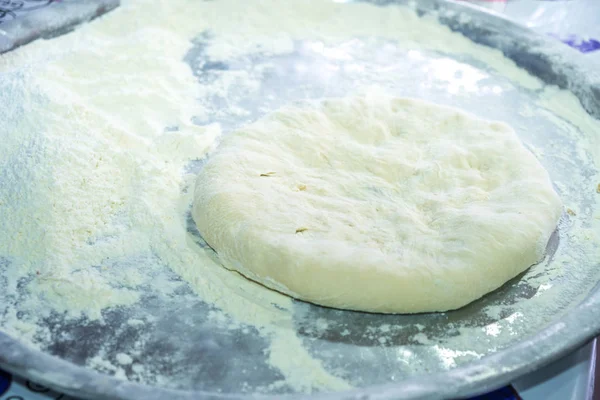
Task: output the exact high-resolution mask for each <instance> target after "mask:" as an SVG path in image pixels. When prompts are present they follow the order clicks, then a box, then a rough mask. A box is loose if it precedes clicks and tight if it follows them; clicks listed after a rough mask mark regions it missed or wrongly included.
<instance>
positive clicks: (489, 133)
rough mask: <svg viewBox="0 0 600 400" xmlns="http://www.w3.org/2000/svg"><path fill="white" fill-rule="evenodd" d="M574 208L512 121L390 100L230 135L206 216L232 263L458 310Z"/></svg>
mask: <svg viewBox="0 0 600 400" xmlns="http://www.w3.org/2000/svg"><path fill="white" fill-rule="evenodd" d="M561 213H562V204H561V201H560V199H559V197H558V195H557V194H556V192H555V191H554V190H553V188H552V185H551V183H550V180H549V177H548V174H547V172H546V170H545V169H544V168H543V167H542V165H541V164H540V163H539V162H538V161H537V160H536V158H535V157H534V156H533V155H532V154H531V153H530V152H529V151H528V150H527V149H525V147H524V146H523V145H522V144H521V142H520V141H519V139H518V138H517V136H516V134H515V132H514V131H513V129H511V128H510V127H509V126H508V125H506V124H503V123H499V122H493V121H487V120H483V119H480V118H477V117H475V116H473V115H470V114H467V113H465V112H462V111H459V110H456V109H453V108H449V107H443V106H439V105H435V104H432V103H427V102H424V101H420V100H416V99H407V98H394V97H385V96H365V97H362V96H360V97H349V98H341V99H329V100H323V101H320V102H317V103H310V104H306V105H304V106H298V107H287V108H283V109H281V110H280V111H278V112H275V113H273V114H271V115H269V116H267V117H265V118H263V119H262V120H259V121H258V122H256V123H254V124H252V125H249V126H247V127H245V128H242V129H240V130H239V131H237V132H235V133H234V134H232V135H230V136H228V137H226V138H225V139H224V140H223V142H222V143H221V145H220V147H219V149H218V150H217V152H216V153H215V154H214V155H213V156H212V158H211V159H210V160H209V161H208V162H207V164H206V166H205V167H204V168H203V170H202V171H201V172H200V174H199V176H198V180H197V184H196V191H195V201H194V207H193V217H194V220H195V221H196V224H197V226H198V229H199V230H200V233H201V234H202V236H203V237H204V239H205V240H206V241H207V242H208V244H209V245H210V246H212V247H213V248H214V249H215V250H216V251H217V253H218V254H219V257H220V258H221V260H222V262H223V264H224V265H225V266H226V267H227V268H229V269H233V270H236V271H239V272H240V273H242V274H243V275H245V276H246V277H248V278H250V279H252V280H255V281H257V282H260V283H262V284H263V285H265V286H267V287H270V288H272V289H275V290H278V291H280V292H283V293H287V294H289V295H290V296H292V297H295V298H298V299H302V300H306V301H309V302H312V303H316V304H321V305H325V306H330V307H336V308H343V309H352V310H362V311H372V312H384V313H415V312H426V311H444V310H449V309H455V308H458V307H461V306H464V305H465V304H468V303H470V302H471V301H473V300H475V299H477V298H479V297H481V296H483V295H484V294H486V293H488V292H490V291H492V290H494V289H496V288H498V287H499V286H501V285H502V284H503V283H505V282H506V281H507V280H509V279H511V278H513V277H514V276H516V275H517V274H519V273H520V272H522V271H524V270H525V269H527V268H528V267H529V266H530V265H532V264H534V263H536V262H537V261H539V260H540V259H541V258H542V257H543V254H544V251H545V247H546V244H547V242H548V239H549V237H550V235H551V233H552V232H553V231H554V229H555V228H556V224H557V222H558V219H559V217H560V215H561Z"/></svg>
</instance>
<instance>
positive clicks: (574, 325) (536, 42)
mask: <svg viewBox="0 0 600 400" xmlns="http://www.w3.org/2000/svg"><path fill="white" fill-rule="evenodd" d="M370 2H371V3H374V4H377V5H381V6H385V5H388V4H408V3H410V0H372V1H370ZM417 10H418V11H419V12H422V13H431V12H435V13H438V17H439V19H440V22H441V23H442V24H445V25H447V26H449V27H450V28H451V29H452V30H454V31H457V32H460V33H461V34H463V35H464V36H467V37H468V38H469V39H471V40H473V41H474V42H476V43H479V44H483V45H486V46H488V47H493V48H496V49H499V50H501V51H502V52H503V53H504V55H505V56H506V57H508V58H510V59H512V60H513V61H514V62H515V63H516V64H517V65H518V66H519V67H521V68H524V69H525V70H527V71H528V72H530V73H531V74H532V75H535V76H537V77H539V78H541V79H542V80H543V81H545V82H546V83H549V84H554V85H557V86H558V87H560V88H561V89H567V90H570V91H572V92H573V93H574V94H575V95H576V96H577V97H578V98H579V100H580V101H581V103H582V105H583V106H584V108H585V109H586V110H587V111H588V113H590V115H592V116H594V117H596V118H600V79H597V78H598V76H597V75H595V74H593V73H591V72H590V71H591V69H590V68H586V65H585V60H584V58H582V55H581V54H579V53H578V52H576V51H575V50H572V49H570V48H569V47H568V46H566V45H560V43H559V42H558V41H557V40H555V39H551V38H548V37H545V36H543V35H541V34H538V33H536V32H533V31H532V30H530V29H529V28H526V27H525V26H522V25H520V24H518V23H516V22H514V21H511V20H509V19H507V18H506V17H504V16H503V15H500V14H496V13H494V12H492V11H489V10H485V9H483V8H479V7H476V6H472V5H470V4H465V3H458V2H455V1H453V0H421V1H420V2H419V3H418V4H417ZM441 10H444V12H440V11H441ZM445 11H450V12H452V13H454V14H460V13H462V14H463V15H469V16H471V17H472V18H470V19H469V20H462V19H457V18H454V16H453V15H451V14H448V13H446V12H445ZM506 32H510V40H508V39H507V38H506V36H507V35H506ZM516 43H518V45H515V44H516ZM524 56H525V57H524ZM565 60H568V61H565ZM549 67H550V68H549ZM599 334H600V283H599V284H597V285H596V286H595V287H594V289H592V290H591V292H590V294H589V295H588V297H587V298H586V299H584V300H583V301H582V302H581V303H580V304H579V305H577V306H576V307H574V308H573V309H571V310H570V312H569V313H568V314H567V315H565V316H563V317H562V318H560V319H559V320H557V321H555V322H553V323H551V324H550V325H548V326H547V327H545V328H544V329H542V330H541V331H539V332H538V333H536V334H533V335H531V336H529V337H528V338H526V339H525V340H523V341H521V342H519V343H516V344H514V345H512V346H509V347H507V348H505V349H503V350H501V351H498V352H497V353H494V354H490V355H487V356H485V357H482V358H481V359H479V360H477V361H473V362H470V363H467V364H464V365H461V366H459V367H456V368H453V369H451V370H448V371H443V372H438V373H434V374H429V375H419V376H415V377H411V378H408V379H406V380H404V381H402V382H399V383H393V384H381V385H374V386H369V387H366V388H361V389H353V390H350V391H345V392H329V393H327V392H325V393H317V394H314V395H312V396H311V398H315V399H323V400H333V399H397V398H403V399H413V400H417V399H443V398H448V397H466V396H473V395H477V394H481V393H484V392H488V391H491V390H494V389H497V388H499V387H501V386H503V385H505V384H508V383H509V382H511V381H512V380H514V379H515V378H517V377H519V376H522V375H524V374H526V373H528V372H531V371H534V370H536V369H538V368H540V367H543V366H545V365H547V364H549V363H550V362H552V361H555V360H557V359H559V358H561V357H563V356H565V355H566V354H568V353H569V352H572V351H574V350H576V349H578V348H579V347H581V346H583V345H585V344H586V343H587V342H588V341H590V340H591V339H593V338H594V337H596V336H597V335H599ZM557 343H558V344H559V345H557ZM0 349H2V350H1V351H0V367H1V368H3V369H5V370H6V371H8V372H10V373H12V374H15V375H18V376H21V377H25V378H27V379H31V380H33V381H35V382H37V383H39V384H43V385H46V386H48V387H50V388H52V389H55V390H57V391H60V392H62V393H65V394H68V395H72V396H77V397H82V396H83V397H85V398H89V399H123V400H126V399H127V400H130V399H140V398H143V399H147V400H153V399H156V400H158V399H165V398H169V399H181V400H187V399H248V398H255V399H280V398H282V397H285V398H287V399H300V398H306V397H307V396H306V395H302V394H297V395H286V396H281V395H253V394H250V395H248V394H246V395H242V394H221V393H214V392H208V391H184V390H176V389H165V388H158V387H154V386H149V385H143V384H138V383H134V382H129V381H123V380H120V379H117V378H114V377H111V376H109V375H105V374H102V373H99V372H96V371H94V370H91V369H88V368H85V367H81V366H77V365H75V364H72V363H71V362H68V361H65V360H63V359H60V358H59V357H56V356H52V355H49V354H47V353H44V352H42V351H41V350H37V349H35V348H34V347H32V346H31V345H28V344H25V343H23V342H21V341H19V340H18V339H16V338H13V337H11V336H9V335H7V334H6V333H4V332H2V331H1V330H0ZM490 365H495V366H503V367H502V368H500V369H495V368H493V367H490Z"/></svg>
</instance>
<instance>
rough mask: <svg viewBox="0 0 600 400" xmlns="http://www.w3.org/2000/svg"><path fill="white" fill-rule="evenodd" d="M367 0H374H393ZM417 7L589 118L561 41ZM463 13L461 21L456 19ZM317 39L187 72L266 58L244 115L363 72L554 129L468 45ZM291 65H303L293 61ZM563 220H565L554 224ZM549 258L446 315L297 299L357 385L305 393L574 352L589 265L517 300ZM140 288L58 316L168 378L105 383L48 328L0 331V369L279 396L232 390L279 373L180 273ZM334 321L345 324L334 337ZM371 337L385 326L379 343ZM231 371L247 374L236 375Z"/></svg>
mask: <svg viewBox="0 0 600 400" xmlns="http://www.w3.org/2000/svg"><path fill="white" fill-rule="evenodd" d="M377 3H378V4H380V5H382V6H384V5H389V4H391V3H396V2H392V1H390V2H381V1H380V2H377ZM397 3H403V2H402V1H399V2H397ZM418 7H419V9H420V12H422V13H424V14H427V13H432V12H434V11H437V12H440V21H441V22H442V23H444V24H446V25H448V26H449V27H451V28H452V29H453V30H455V31H458V32H461V33H462V34H463V35H465V36H467V37H468V38H470V39H471V40H473V41H475V42H477V43H481V44H484V45H486V46H490V47H494V48H497V49H500V50H501V51H502V52H503V53H504V54H505V55H506V56H507V57H509V58H511V59H513V60H514V61H515V63H517V65H519V66H521V67H522V68H525V69H527V70H528V71H529V72H530V73H531V74H533V75H535V76H537V77H539V78H540V79H542V80H543V81H544V82H546V83H547V84H556V85H558V86H560V87H563V88H568V89H570V90H572V91H573V92H574V93H575V94H576V95H577V97H578V98H579V99H580V100H581V102H582V104H583V105H584V106H585V108H586V109H587V111H588V112H589V113H590V114H591V115H593V116H595V117H596V118H598V117H600V85H599V83H598V82H600V80H597V78H596V77H595V76H594V75H593V74H592V73H590V67H589V66H588V65H586V64H585V62H584V61H583V60H582V59H579V58H577V57H576V56H575V55H573V54H572V53H570V52H568V51H569V49H568V48H567V47H566V46H563V45H562V44H560V43H559V42H555V41H554V40H552V39H550V38H545V37H542V36H539V35H537V34H534V33H532V32H531V31H529V30H527V29H525V28H523V27H521V26H518V25H516V24H514V23H512V22H510V21H508V20H505V19H503V18H501V17H499V16H496V15H493V14H488V13H485V12H482V11H480V10H476V9H473V8H470V7H465V6H462V5H458V4H454V3H444V2H441V1H434V0H430V1H421V2H419V5H418ZM465 15H468V16H470V17H471V18H468V19H465V18H464V16H465ZM207 40H210V38H209V37H208V36H200V39H199V40H198V41H197V42H196V44H195V46H194V48H193V49H192V50H191V51H190V52H189V53H188V55H187V56H186V61H187V62H189V63H190V65H191V66H192V68H196V67H197V66H198V65H200V64H201V63H200V62H199V61H201V60H203V58H204V57H205V56H204V52H203V51H204V50H203V49H204V46H205V43H206V41H207ZM319 46H322V44H319V43H314V42H299V43H297V44H296V49H295V51H294V52H293V53H292V54H289V55H284V56H276V57H271V58H269V59H268V60H265V59H261V57H247V58H242V59H239V60H236V61H235V62H232V63H231V64H230V65H218V64H210V63H204V64H202V65H204V66H205V67H204V68H205V69H204V70H203V71H202V74H198V79H210V77H211V73H213V72H211V69H214V70H215V71H217V70H218V69H220V68H229V69H250V68H252V66H253V65H255V64H257V63H261V62H265V61H268V62H269V63H270V64H272V65H274V68H273V69H272V71H271V73H270V74H269V75H268V76H266V77H265V79H264V81H263V83H262V84H263V86H262V91H261V94H260V97H246V96H245V95H244V93H240V94H238V96H236V101H237V103H238V104H240V105H243V106H244V107H245V108H246V109H249V110H251V111H252V112H253V114H252V116H251V117H250V118H249V119H255V118H258V117H260V116H261V115H263V114H264V113H265V112H266V110H270V109H274V108H277V107H278V106H279V105H280V104H282V103H285V102H290V101H295V100H298V99H302V98H305V97H321V96H335V95H343V94H344V93H346V92H347V91H348V90H351V89H352V88H353V87H354V85H355V82H357V81H358V80H363V81H364V80H365V79H369V80H372V81H373V82H374V83H378V84H382V85H386V86H387V87H388V88H389V90H390V91H392V92H393V93H396V94H398V95H405V96H417V97H422V98H426V99H430V100H434V101H436V102H439V103H442V104H450V105H455V106H459V107H462V108H465V109H470V110H473V111H474V112H477V113H478V114H481V115H483V116H485V117H488V118H495V119H501V120H506V121H510V122H511V123H512V124H514V125H515V126H518V127H520V128H521V129H520V130H519V132H520V133H521V132H524V133H523V135H524V136H523V139H524V140H525V141H526V142H528V143H533V144H535V145H536V146H538V147H541V148H543V149H546V147H544V146H545V143H547V139H548V135H552V132H553V129H555V128H553V126H552V125H550V124H549V123H548V121H546V120H544V119H543V118H531V117H527V118H525V117H523V116H521V115H520V114H519V111H520V110H521V109H522V107H523V106H524V105H526V104H534V101H535V99H536V97H537V96H538V94H539V93H537V92H536V91H531V90H522V89H516V88H515V87H514V85H512V84H511V83H510V82H509V81H508V80H507V79H506V77H503V76H502V75H500V74H497V73H495V72H493V71H490V70H488V69H487V68H486V67H485V66H483V65H481V63H478V62H477V61H476V60H473V59H470V58H469V57H468V56H465V57H455V56H451V55H448V54H443V53H429V52H422V53H421V55H422V57H416V58H415V57H413V58H411V57H410V55H409V54H407V53H406V51H405V50H402V49H399V48H397V47H395V46H394V45H393V44H391V43H387V42H385V41H368V42H367V41H364V40H362V39H360V38H355V39H354V40H351V41H349V42H348V43H345V44H343V45H341V46H340V49H343V51H344V52H345V54H346V55H347V56H348V57H347V58H346V59H345V60H346V61H335V62H334V61H332V60H331V59H328V58H327V56H326V55H325V54H324V53H323V52H322V51H320V50H319ZM565 60H568V61H565ZM299 65H302V68H300V69H299V68H297V67H298V66H299ZM350 66H352V67H353V68H349V67H350ZM453 69H454V70H457V71H458V70H460V71H463V72H462V73H463V74H464V73H465V72H464V71H467V76H463V79H461V80H460V82H461V87H462V88H461V87H457V88H456V90H458V91H460V93H461V94H462V95H461V96H456V92H453V90H450V91H449V90H448V89H449V85H451V83H452V82H450V83H449V81H447V80H446V81H445V80H444V79H442V78H440V76H439V73H438V72H439V71H446V72H447V71H452V70H453ZM323 71H329V72H327V73H324V72H323ZM383 71H385V72H383ZM436 71H438V72H436ZM214 73H216V72H214ZM436 74H437V75H436ZM469 77H471V78H472V77H475V78H472V79H471V78H469ZM473 79H474V80H473ZM480 81H485V86H486V87H488V88H497V90H496V89H494V90H493V91H491V92H489V93H487V92H486V93H482V92H481V91H480V90H479V87H480V85H479V84H478V83H477V82H480ZM473 82H475V83H473ZM417 83H423V84H417ZM247 119H248V117H244V118H239V119H236V118H228V119H223V120H220V119H218V118H215V119H214V121H211V122H219V123H221V124H222V126H223V127H224V128H225V129H227V130H231V129H233V128H235V127H236V126H239V125H241V124H243V123H245V122H246V121H247ZM548 151H551V150H550V149H548ZM545 166H546V167H547V168H548V169H549V171H550V173H551V175H552V176H553V178H554V177H559V176H560V177H563V176H568V174H569V173H570V172H571V171H572V170H571V169H572V168H577V167H578V166H573V165H567V164H566V163H565V164H561V162H560V161H556V162H554V161H553V162H552V163H551V164H548V165H546V164H545ZM190 168H195V169H199V168H201V165H190ZM583 201H585V199H584V200H583ZM567 225H568V224H566V223H565V224H563V227H565V226H567ZM567 229H568V227H565V228H564V230H567ZM189 232H190V234H192V235H195V234H196V232H195V229H194V227H193V223H192V224H190V225H189ZM197 240H198V241H199V242H200V241H201V238H198V237H197ZM565 241H566V242H567V243H568V240H567V238H566V237H565V236H564V232H562V231H561V229H559V232H558V233H557V235H556V236H555V237H554V239H553V240H552V242H551V245H550V246H549V252H550V253H551V254H552V253H553V252H554V251H555V250H556V247H557V246H559V243H562V244H563V245H565V243H564V242H565ZM551 263H552V260H550V261H549V262H547V263H542V264H540V265H538V266H535V267H534V268H533V269H532V270H530V271H529V272H527V273H526V274H524V275H521V276H519V277H517V278H516V279H514V280H513V281H511V282H509V283H507V284H506V285H504V286H503V287H502V288H500V289H499V290H497V291H496V292H494V293H492V294H490V295H488V296H485V297H484V298H483V299H480V300H478V301H476V302H474V303H472V304H470V305H469V306H467V307H464V308H462V309H460V310H457V311H453V312H448V313H436V314H421V315H376V314H366V313H358V312H348V311H339V310H333V309H327V308H323V307H318V306H313V305H310V304H306V303H302V302H296V303H295V306H294V310H293V313H294V323H295V328H296V333H297V334H298V335H299V336H300V337H301V338H302V339H303V343H304V345H305V347H306V348H308V349H309V352H310V353H311V354H312V355H313V356H314V357H316V358H318V359H320V360H321V361H322V362H323V364H324V365H325V366H327V367H328V368H329V369H343V370H345V371H346V373H347V375H348V378H350V379H351V380H352V381H353V382H354V383H355V386H357V389H354V390H352V391H349V392H345V393H321V394H316V395H314V397H315V398H323V399H338V398H349V399H358V398H369V399H395V398H407V399H424V398H427V399H431V398H448V397H461V396H468V395H473V394H477V393H482V392H485V391H489V390H492V389H495V388H497V387H500V386H502V385H503V384H506V383H508V382H510V381H512V380H513V379H514V378H516V377H517V376H520V375H523V374H524V373H526V372H529V371H532V370H534V369H536V368H538V367H540V366H542V365H545V364H547V363H549V362H550V361H552V360H555V359H557V358H559V357H561V356H563V355H565V354H567V353H568V352H570V351H572V350H575V349H577V348H578V347H580V346H581V345H583V344H584V343H586V342H587V341H588V340H589V339H591V338H592V337H594V336H595V335H597V334H598V333H600V287H599V286H598V285H596V283H597V282H598V281H599V278H600V271H599V268H598V264H597V262H596V263H590V265H586V266H579V267H578V271H579V272H580V273H579V274H577V275H575V276H572V277H570V278H569V279H557V280H556V281H554V282H553V284H554V285H558V286H560V285H563V288H564V292H561V293H565V294H571V295H570V296H565V298H562V299H561V301H559V302H557V303H556V304H546V305H544V309H543V312H542V311H540V310H538V309H536V308H535V307H534V306H531V305H530V303H531V301H532V300H531V299H532V298H534V296H535V295H536V293H537V291H538V289H539V284H538V285H537V286H536V285H533V284H529V283H528V281H527V278H528V277H529V276H532V275H534V274H544V273H545V271H546V268H549V266H550V265H551ZM173 279H174V280H176V279H177V277H175V276H174V277H173ZM548 279H550V277H549V278H548ZM144 290H145V291H146V292H145V293H144V296H143V300H142V301H141V302H140V303H139V304H136V305H134V306H132V307H127V308H123V309H118V310H112V311H110V312H109V313H107V314H106V315H105V319H106V321H107V324H106V325H98V324H97V325H93V324H90V325H85V326H82V325H80V324H75V323H73V324H68V323H67V324H64V325H61V326H62V329H66V330H68V331H70V332H72V333H75V334H76V335H79V336H80V337H86V338H87V340H88V342H89V343H96V342H97V343H103V344H104V345H105V347H108V348H109V349H110V350H111V351H112V352H118V351H124V349H127V348H128V346H133V343H135V341H136V340H137V339H139V338H140V337H142V335H144V336H143V337H144V341H145V342H144V343H145V344H144V348H143V349H142V359H143V360H144V362H145V363H147V365H149V366H152V368H154V370H155V371H156V373H163V374H168V375H169V377H170V379H171V382H170V383H169V385H170V386H171V388H165V387H160V388H159V387H151V386H147V385H141V384H137V383H133V382H126V381H122V380H117V379H114V378H112V377H109V376H108V375H103V374H99V373H97V372H94V371H92V370H89V369H87V368H84V367H82V365H84V364H85V361H86V360H88V359H90V358H92V357H94V356H95V355H96V351H97V349H96V348H94V347H93V346H91V345H90V346H83V345H80V344H79V343H68V342H64V341H61V340H60V338H59V337H58V335H57V336H56V339H55V341H54V343H53V344H52V345H51V346H48V348H46V349H45V352H40V351H38V350H35V349H32V348H30V347H28V346H26V345H25V344H23V343H20V342H19V341H16V340H14V339H12V338H10V337H8V336H7V335H4V334H2V333H0V349H2V350H0V366H2V367H3V368H5V369H7V370H9V371H11V372H14V373H16V374H20V375H23V376H26V377H28V378H30V379H32V380H35V381H37V382H39V383H42V384H47V385H49V386H52V387H54V388H56V389H57V390H59V391H61V392H65V393H68V394H73V395H78V396H82V397H87V398H98V399H100V398H102V399H104V398H106V399H109V398H117V399H140V398H144V399H164V398H170V399H192V398H193V399H197V398H206V399H209V398H210V399H212V398H214V399H217V398H247V397H250V396H252V397H258V398H262V397H269V398H281V397H282V395H283V393H281V394H276V395H273V396H267V395H251V394H248V393H242V389H241V386H240V385H241V384H240V382H252V383H253V384H255V385H256V386H258V385H263V384H268V383H270V382H273V381H274V380H276V379H278V376H277V372H276V371H273V370H272V369H271V368H270V367H269V365H268V364H267V363H266V360H265V356H264V350H265V349H266V343H265V340H264V338H262V337H260V335H258V334H257V332H255V331H252V330H249V331H247V332H242V331H241V330H240V331H239V332H238V331H233V332H232V331H230V330H219V329H220V328H218V327H216V326H212V325H210V324H207V323H206V314H207V312H208V311H209V310H210V306H209V305H207V304H205V303H203V302H202V300H201V299H198V298H197V297H195V295H194V294H193V293H192V292H191V290H190V289H189V288H187V287H186V285H185V283H183V282H182V283H181V291H180V294H181V296H180V297H178V298H168V299H167V298H165V297H161V296H160V295H158V294H156V291H157V288H151V287H150V288H145V289H144ZM495 306H498V307H500V308H501V312H500V313H499V314H498V316H497V317H493V316H490V314H489V313H486V312H484V311H485V310H486V309H488V308H489V307H495ZM519 312H520V313H521V314H523V315H524V317H523V318H522V319H521V320H519V322H518V323H515V324H513V325H514V326H513V328H514V335H509V336H507V337H503V338H502V339H500V338H495V337H494V336H490V335H487V334H486V333H485V332H484V328H485V327H486V326H489V325H490V324H493V323H494V322H496V320H495V319H494V318H496V319H497V320H500V319H502V318H505V317H506V316H507V315H509V314H510V313H513V314H514V313H519ZM507 313H509V314H507ZM148 315H152V316H153V317H154V318H155V319H156V322H155V323H154V325H153V328H152V331H151V332H137V331H135V330H133V329H124V328H123V321H124V320H125V319H126V318H133V317H135V318H139V319H144V318H145V317H146V316H148ZM316 321H326V327H327V328H326V329H319V327H318V326H316ZM54 322H56V321H54ZM49 323H52V321H49ZM57 325H58V324H57ZM190 326H194V329H190ZM382 326H387V327H388V328H386V333H385V335H383V336H382V335H375V336H374V335H366V334H365V332H370V331H377V330H378V329H379V330H380V331H381V327H382ZM390 327H391V328H390ZM346 330H347V331H348V332H349V333H348V334H341V332H343V331H346ZM421 332H423V333H426V336H427V341H425V342H423V341H416V340H415V337H417V335H418V334H419V333H421ZM465 332H469V333H468V334H465ZM465 335H467V336H465ZM381 337H384V341H383V343H382V342H381V341H380V339H381ZM88 342H86V343H88ZM440 348H443V349H446V350H448V351H450V352H455V353H456V352H460V351H464V349H468V348H474V349H477V350H478V354H477V356H475V357H464V359H463V358H460V357H458V358H456V357H455V358H453V359H452V363H454V364H451V365H443V364H442V363H441V362H440V360H441V358H440V354H439V349H440ZM407 349H408V350H410V351H411V352H412V354H413V356H412V357H413V358H412V360H413V362H414V364H413V365H410V366H407V365H406V360H407V358H406V357H400V356H398V354H399V352H403V351H405V350H407ZM50 354H52V355H50ZM365 360H366V361H365ZM246 367H247V368H246ZM243 370H249V371H251V372H248V373H244V374H242V372H241V371H243ZM288 396H289V398H295V397H301V395H293V394H289V395H288Z"/></svg>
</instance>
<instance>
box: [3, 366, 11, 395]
mask: <svg viewBox="0 0 600 400" xmlns="http://www.w3.org/2000/svg"><path fill="white" fill-rule="evenodd" d="M10 382H11V376H10V375H9V374H8V373H6V372H4V371H2V370H0V396H2V395H3V394H4V393H6V392H7V391H8V388H9V387H10Z"/></svg>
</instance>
